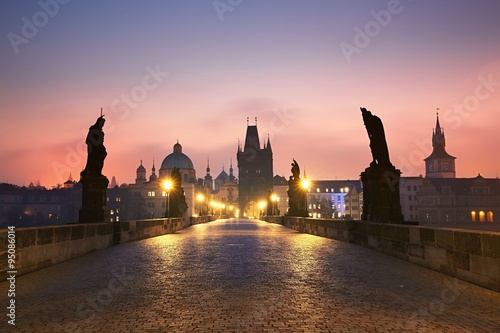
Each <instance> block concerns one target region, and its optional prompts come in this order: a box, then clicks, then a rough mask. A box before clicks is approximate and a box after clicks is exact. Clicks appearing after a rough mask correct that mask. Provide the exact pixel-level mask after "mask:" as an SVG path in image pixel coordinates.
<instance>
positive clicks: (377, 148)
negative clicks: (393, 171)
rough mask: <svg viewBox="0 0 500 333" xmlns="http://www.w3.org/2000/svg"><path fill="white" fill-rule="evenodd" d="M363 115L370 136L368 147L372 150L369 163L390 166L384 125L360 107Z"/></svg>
mask: <svg viewBox="0 0 500 333" xmlns="http://www.w3.org/2000/svg"><path fill="white" fill-rule="evenodd" d="M360 109H361V113H362V115H363V122H364V124H365V127H366V131H367V132H368V137H369V138H370V149H371V151H372V156H373V161H372V162H371V163H370V165H374V164H378V165H380V166H392V164H391V161H390V160H389V150H388V149H387V141H386V140H385V132H384V125H383V124H382V121H381V120H380V118H379V117H377V116H375V115H373V114H372V113H371V112H370V111H368V110H367V109H365V108H360Z"/></svg>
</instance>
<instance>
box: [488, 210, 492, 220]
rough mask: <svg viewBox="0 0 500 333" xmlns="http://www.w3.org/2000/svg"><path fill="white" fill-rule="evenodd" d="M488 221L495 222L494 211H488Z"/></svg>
mask: <svg viewBox="0 0 500 333" xmlns="http://www.w3.org/2000/svg"><path fill="white" fill-rule="evenodd" d="M488 222H493V212H492V211H489V212H488Z"/></svg>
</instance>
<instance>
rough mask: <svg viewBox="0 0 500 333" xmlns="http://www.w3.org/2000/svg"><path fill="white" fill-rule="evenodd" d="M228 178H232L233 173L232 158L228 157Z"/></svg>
mask: <svg viewBox="0 0 500 333" xmlns="http://www.w3.org/2000/svg"><path fill="white" fill-rule="evenodd" d="M229 180H234V175H233V159H232V158H231V159H230V164H229Z"/></svg>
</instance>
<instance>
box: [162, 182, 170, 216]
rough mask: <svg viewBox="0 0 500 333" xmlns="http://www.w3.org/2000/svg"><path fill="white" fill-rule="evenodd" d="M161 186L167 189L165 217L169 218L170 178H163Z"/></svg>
mask: <svg viewBox="0 0 500 333" xmlns="http://www.w3.org/2000/svg"><path fill="white" fill-rule="evenodd" d="M163 187H164V188H165V190H166V191H167V213H166V214H165V216H166V217H167V218H170V190H171V189H172V181H171V180H165V181H164V182H163Z"/></svg>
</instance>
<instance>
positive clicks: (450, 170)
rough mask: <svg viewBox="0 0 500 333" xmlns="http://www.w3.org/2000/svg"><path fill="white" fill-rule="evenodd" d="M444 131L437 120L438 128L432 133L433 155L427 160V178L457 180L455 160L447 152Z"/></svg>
mask: <svg viewBox="0 0 500 333" xmlns="http://www.w3.org/2000/svg"><path fill="white" fill-rule="evenodd" d="M445 146H446V142H445V138H444V130H443V129H442V128H441V125H440V124H439V115H437V118H436V128H435V129H434V131H433V133H432V153H431V154H430V155H429V157H427V158H426V159H425V172H426V173H425V176H426V177H428V178H455V177H456V172H455V159H456V157H454V156H451V155H450V154H448V153H447V152H446V149H445Z"/></svg>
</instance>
